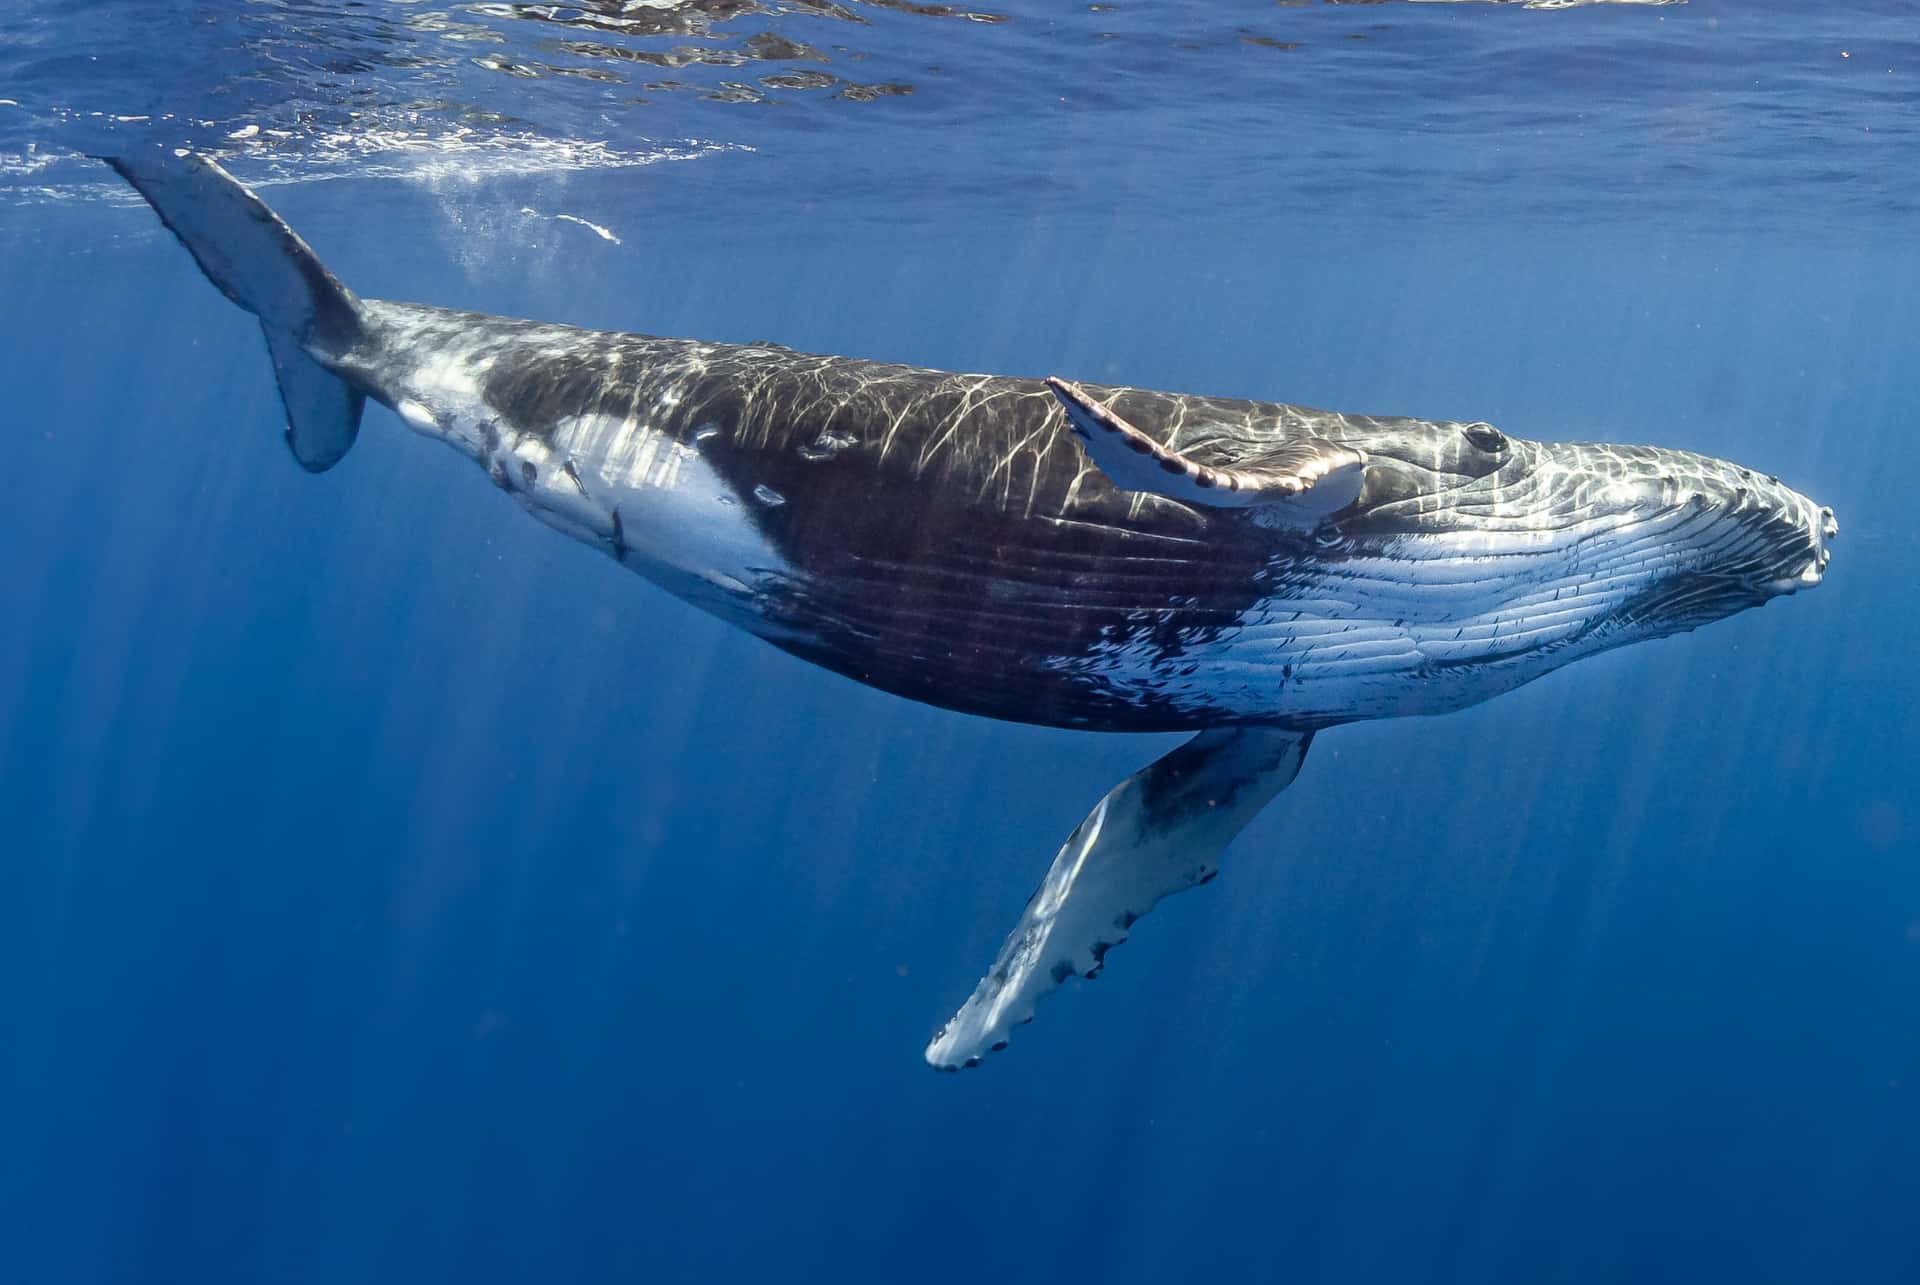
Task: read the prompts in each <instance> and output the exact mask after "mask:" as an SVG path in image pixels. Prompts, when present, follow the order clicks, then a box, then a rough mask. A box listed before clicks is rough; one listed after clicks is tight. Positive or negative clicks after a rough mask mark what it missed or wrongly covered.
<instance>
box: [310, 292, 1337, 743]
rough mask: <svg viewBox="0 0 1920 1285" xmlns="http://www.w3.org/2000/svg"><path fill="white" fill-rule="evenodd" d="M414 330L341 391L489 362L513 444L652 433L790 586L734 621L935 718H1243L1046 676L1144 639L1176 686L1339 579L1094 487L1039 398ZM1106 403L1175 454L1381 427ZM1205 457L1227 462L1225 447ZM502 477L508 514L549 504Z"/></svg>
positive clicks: (815, 363)
mask: <svg viewBox="0 0 1920 1285" xmlns="http://www.w3.org/2000/svg"><path fill="white" fill-rule="evenodd" d="M375 306H376V307H377V308H381V309H384V308H388V307H392V305H375ZM405 311H406V313H407V314H408V316H407V320H408V321H409V322H410V323H411V324H410V325H409V326H408V327H407V329H408V330H410V331H411V334H410V337H409V346H408V347H405V348H401V349H398V350H396V349H394V348H392V347H389V346H387V345H385V344H383V343H381V342H380V341H379V340H378V335H379V329H378V328H377V327H375V328H374V330H373V334H374V336H375V342H374V343H373V344H372V345H370V346H369V347H368V348H367V349H366V350H365V355H364V357H363V356H362V355H361V354H360V353H354V354H350V355H349V356H348V358H347V359H346V360H345V361H343V362H342V363H341V368H342V370H343V371H356V370H357V371H363V372H364V374H363V375H362V380H363V381H364V384H365V386H366V387H367V388H368V389H369V390H370V391H372V392H373V394H374V395H375V396H376V397H380V398H381V399H382V400H388V399H389V398H391V399H392V400H393V401H395V402H397V401H400V400H404V399H403V398H401V397H397V396H394V394H393V392H392V391H391V390H394V389H399V390H402V391H404V390H406V389H407V388H408V387H409V386H410V385H412V384H413V383H415V382H416V381H415V380H414V379H412V378H411V377H410V376H411V374H412V372H411V370H410V369H409V364H410V363H409V361H408V358H407V355H406V354H408V353H409V352H412V351H428V352H438V351H444V350H445V348H446V346H447V345H448V344H453V345H455V346H457V347H460V348H463V349H468V350H479V351H491V352H493V353H495V354H497V356H495V357H494V359H493V361H492V364H491V367H490V369H489V370H488V373H487V374H486V376H485V377H484V379H483V380H482V381H481V402H482V403H483V405H484V407H485V412H484V413H486V414H489V415H491V416H492V420H491V426H492V428H493V430H494V431H497V432H499V433H501V434H503V435H504V434H514V435H525V436H527V437H530V438H533V439H537V440H540V441H543V442H547V443H549V444H551V443H552V441H553V438H554V435H555V426H556V425H559V424H562V423H565V422H567V421H569V420H575V419H577V418H579V417H581V416H594V415H602V416H609V417H612V418H615V419H620V420H626V419H629V418H633V419H636V420H639V421H641V422H644V423H645V424H647V425H649V426H650V427H651V428H653V429H654V430H656V431H658V432H661V433H663V434H665V435H666V436H667V438H669V439H670V440H671V441H672V442H673V443H675V444H677V445H678V446H680V447H681V448H682V449H685V450H689V451H697V452H698V453H699V454H700V456H701V458H702V459H703V460H704V461H705V462H706V463H707V464H709V465H710V466H711V467H712V468H713V469H715V470H716V471H717V472H718V473H719V474H720V476H721V477H723V478H724V479H725V480H726V482H727V483H728V485H729V486H730V487H731V489H732V490H733V491H734V493H735V494H736V496H737V497H739V507H740V512H741V518H742V520H744V521H749V522H751V523H753V524H754V525H755V526H756V527H757V528H758V529H759V530H760V532H761V533H762V534H763V535H764V536H765V537H766V539H767V540H768V542H769V543H771V544H772V545H773V547H774V548H776V549H777V550H778V551H779V553H780V554H781V557H782V559H783V561H784V564H785V565H784V566H782V567H779V568H767V569H765V571H764V573H763V575H762V576H761V578H760V579H759V581H758V583H757V584H756V585H755V586H754V590H755V592H754V594H753V595H751V598H750V600H749V599H741V600H739V601H736V602H734V603H733V604H731V606H732V608H733V609H732V610H727V609H726V608H724V607H723V608H721V609H722V610H723V611H725V614H728V615H730V616H734V617H736V620H737V623H740V624H741V625H743V626H744V627H746V628H748V629H751V630H753V631H754V632H755V633H759V634H762V635H763V636H765V637H767V638H768V639H769V640H770V641H772V642H774V643H775V644H776V645H777V646H780V647H782V648H784V649H786V650H787V651H790V652H792V653H794V654H796V655H798V656H801V657H803V658H804V659H806V660H809V661H812V662H814V663H816V664H819V665H822V666H825V667H826V668H828V669H832V670H834V671H836V672H839V673H842V674H845V675H847V676H848V677H851V678H854V679H857V680H858V681H860V682H863V683H867V684H869V685H871V686H874V687H878V688H882V689H884V690H887V691H891V692H895V693H898V694H900V695H903V696H907V697H910V698H912V699H915V700H920V701H925V702H928V703H930V704H934V705H940V706H944V707H946V708H949V709H955V710H961V711H964V712H967V713H972V714H980V715H984V716H987V717H990V718H999V719H1008V720H1014V721H1020V722H1030V723H1043V724H1050V725H1055V726H1063V727H1091V728H1103V729H1106V730H1126V731H1167V730H1178V729H1184V728H1192V727H1196V726H1200V725H1211V724H1217V723H1218V722H1220V721H1221V720H1222V718H1223V717H1224V718H1231V713H1230V712H1229V711H1225V710H1216V711H1206V712H1204V713H1197V712H1196V711H1195V710H1193V709H1192V708H1191V707H1188V708H1185V709H1182V708H1178V707H1175V706H1173V705H1171V704H1169V703H1165V702H1161V701H1157V700H1155V699H1153V698H1152V697H1151V695H1149V696H1148V697H1147V698H1145V699H1142V698H1141V697H1140V696H1138V695H1136V694H1127V693H1121V692H1117V691H1115V690H1113V689H1112V688H1110V687H1109V686H1107V685H1106V684H1104V683H1102V682H1100V681H1098V680H1097V679H1095V678H1092V677H1085V676H1076V675H1072V674H1069V673H1065V672H1063V671H1062V670H1061V669H1060V668H1059V667H1058V666H1057V665H1049V664H1048V663H1047V662H1048V658H1050V657H1060V656H1072V655H1082V656H1084V655H1086V654H1088V653H1089V652H1090V651H1092V649H1094V648H1096V647H1097V646H1099V645H1100V644H1102V643H1103V642H1112V641H1114V640H1117V639H1121V638H1127V639H1135V638H1142V639H1148V640H1151V642H1152V644H1153V645H1154V646H1155V647H1156V648H1157V649H1158V651H1159V653H1160V655H1161V656H1162V657H1163V659H1164V663H1165V664H1167V665H1168V666H1170V667H1173V668H1177V667H1178V666H1179V664H1180V655H1181V653H1182V651H1183V650H1184V649H1185V648H1187V647H1189V646H1193V645H1198V644H1204V643H1205V642H1206V641H1207V640H1209V639H1211V638H1214V637H1217V636H1218V635H1219V633H1220V631H1222V630H1227V629H1230V628H1231V627H1232V626H1233V625H1234V623H1235V622H1236V621H1237V620H1238V619H1239V618H1240V616H1241V614H1242V613H1243V612H1245V611H1246V610H1247V609H1248V608H1249V607H1251V606H1252V605H1253V604H1254V602H1256V601H1257V600H1258V599H1259V598H1260V597H1261V595H1262V594H1263V593H1270V592H1272V589H1273V586H1274V585H1276V584H1277V583H1279V582H1282V581H1284V580H1285V579H1286V578H1287V576H1288V575H1289V574H1290V572H1291V571H1292V570H1294V569H1295V568H1304V567H1307V566H1310V565H1314V564H1315V563H1316V562H1317V561H1318V560H1319V559H1318V558H1317V557H1316V551H1315V549H1314V548H1313V544H1312V540H1311V538H1310V537H1309V536H1308V534H1307V533H1305V532H1291V531H1286V532H1278V533H1276V532H1275V531H1272V530H1269V529H1266V528H1262V527H1259V526H1256V525H1255V524H1253V523H1251V522H1249V521H1247V520H1245V519H1244V518H1243V517H1242V516H1241V515H1238V514H1235V515H1231V516H1227V515H1208V514H1203V513H1196V512H1195V511H1193V510H1191V509H1188V508H1184V507H1182V506H1179V505H1175V504H1171V503H1167V502H1165V501H1162V500H1160V498H1159V497H1157V496H1150V497H1141V496H1139V495H1136V494H1132V493H1128V492H1123V491H1120V490H1118V489H1116V488H1115V487H1114V486H1113V485H1112V484H1110V483H1109V482H1108V481H1107V480H1106V479H1105V478H1104V476H1102V475H1101V474H1100V473H1099V472H1098V470H1096V469H1094V468H1092V467H1091V466H1090V465H1089V464H1088V462H1087V459H1086V456H1085V453H1084V452H1083V451H1082V450H1081V449H1080V447H1079V445H1078V444H1077V442H1076V441H1075V440H1074V438H1073V437H1072V435H1071V434H1070V433H1068V432H1067V431H1066V417H1065V414H1064V412H1063V411H1062V410H1061V407H1060V405H1059V403H1058V401H1057V400H1056V399H1055V397H1054V396H1053V395H1052V393H1050V392H1049V391H1048V389H1047V387H1046V385H1045V384H1044V383H1042V382H1041V381H1040V380H1039V379H1014V378H1003V377H989V376H972V375H952V374H946V373H944V372H940V371H933V370H923V369H918V368H914V367H909V366H898V365H888V364H885V363H881V362H873V361H862V360H857V359H850V358H840V357H820V356H810V355H804V354H800V353H796V352H792V351H790V350H787V349H784V348H779V347H777V346H774V345H770V344H756V345H726V344H701V343H695V342H691V341H686V340H674V339H657V338H651V337H647V336H641V335H631V334H619V333H605V332H590V331H580V330H569V329H567V328H564V327H555V326H546V325H535V324H532V323H527V322H518V321H507V320H502V319H499V318H493V317H487V316H484V315H478V314H471V313H449V312H441V311H439V310H427V309H420V308H416V307H413V306H406V308H405ZM436 341H437V342H436ZM556 350H560V351H556ZM480 360H485V358H480ZM1089 391H1093V392H1097V393H1098V394H1099V395H1100V396H1102V397H1103V398H1107V397H1110V398H1112V399H1113V404H1114V405H1115V407H1116V408H1118V409H1120V410H1121V411H1122V412H1123V413H1125V414H1127V415H1128V416H1130V417H1131V418H1133V419H1134V421H1135V422H1136V423H1139V424H1141V425H1143V426H1151V427H1152V430H1153V431H1156V432H1158V433H1161V434H1168V433H1171V432H1172V431H1173V430H1174V429H1175V428H1176V427H1177V426H1178V425H1179V424H1181V423H1182V422H1183V421H1192V422H1204V423H1207V424H1208V425H1210V426H1211V427H1212V428H1213V429H1214V430H1215V431H1216V432H1219V431H1222V430H1225V429H1226V428H1227V427H1228V426H1232V427H1233V428H1236V429H1238V430H1239V431H1240V433H1241V434H1242V435H1246V436H1253V435H1255V434H1256V433H1257V431H1258V430H1256V429H1255V427H1254V426H1255V425H1256V424H1261V423H1265V424H1271V425H1274V426H1276V427H1278V426H1280V425H1282V424H1285V423H1287V422H1289V420H1292V421H1300V420H1301V419H1302V418H1303V417H1308V416H1311V417H1313V418H1314V422H1315V423H1316V425H1317V426H1318V427H1319V428H1320V429H1321V430H1322V431H1352V432H1357V431H1361V430H1362V429H1363V424H1364V422H1356V421H1353V420H1352V419H1351V418H1350V417H1346V416H1329V415H1321V414H1319V413H1317V412H1304V411H1300V410H1298V409H1297V408H1293V407H1281V406H1273V405H1262V404H1258V403H1253V402H1245V401H1231V400H1225V399H1218V398H1197V397H1178V396H1173V395H1169V394H1164V393H1151V392H1138V391H1132V390H1114V389H1089ZM1267 431H1273V430H1271V429H1270V430H1267ZM1199 453H1200V454H1201V455H1202V456H1204V457H1210V458H1211V457H1219V458H1224V453H1223V451H1222V449H1221V448H1219V447H1215V448H1212V449H1207V448H1205V447H1202V448H1200V450H1199ZM491 471H492V473H493V476H494V480H495V481H496V483H497V484H499V485H500V486H501V487H502V488H503V489H506V490H508V491H518V490H522V489H524V488H526V487H528V486H529V485H532V484H537V482H538V478H537V477H535V478H532V479H529V478H528V477H526V476H525V475H524V473H523V472H521V471H519V470H515V469H512V468H507V467H500V468H495V469H492V470H491ZM762 495H771V496H776V497H778V502H776V503H771V504H770V503H766V502H764V501H762V500H760V499H759V498H758V497H759V496H762ZM609 543H610V544H611V543H612V542H611V541H610V542H609ZM610 551H611V552H614V553H616V555H619V554H621V553H624V552H626V551H624V550H620V549H617V548H610Z"/></svg>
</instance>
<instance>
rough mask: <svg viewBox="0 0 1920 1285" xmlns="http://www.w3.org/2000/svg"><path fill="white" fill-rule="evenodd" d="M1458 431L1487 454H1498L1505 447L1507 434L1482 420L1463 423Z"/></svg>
mask: <svg viewBox="0 0 1920 1285" xmlns="http://www.w3.org/2000/svg"><path fill="white" fill-rule="evenodd" d="M1460 432H1461V433H1462V434H1463V435H1465V437H1466V439H1467V440H1468V441H1469V442H1472V443H1473V444H1474V445H1475V446H1476V447H1478V448H1479V449H1481V450H1483V451H1485V452H1486V453H1487V454H1489V455H1498V454H1499V453H1500V452H1501V451H1504V450H1506V449H1507V435H1506V434H1505V433H1503V432H1501V431H1500V430H1499V429H1497V428H1495V427H1494V426H1493V425H1491V424H1488V423H1486V422H1484V421H1482V422H1479V423H1474V424H1466V425H1463V426H1462V427H1461V429H1460Z"/></svg>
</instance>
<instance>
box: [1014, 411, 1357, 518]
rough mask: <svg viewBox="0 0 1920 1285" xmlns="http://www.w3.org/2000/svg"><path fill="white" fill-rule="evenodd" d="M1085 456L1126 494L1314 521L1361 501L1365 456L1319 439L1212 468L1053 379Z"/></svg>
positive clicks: (1282, 447) (1300, 441)
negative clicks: (1256, 509) (1250, 509)
mask: <svg viewBox="0 0 1920 1285" xmlns="http://www.w3.org/2000/svg"><path fill="white" fill-rule="evenodd" d="M1047 387H1048V388H1050V389H1052V390H1053V395H1054V396H1055V397H1057V398H1059V399H1060V404H1061V405H1063V406H1065V407H1066V409H1067V422H1068V423H1069V424H1070V425H1071V426H1072V428H1073V434H1074V436H1075V437H1078V438H1079V439H1080V441H1081V443H1082V444H1083V445H1084V446H1085V447H1086V449H1087V455H1088V457H1089V458H1090V459H1092V460H1093V462H1094V464H1095V465H1096V466H1098V467H1099V469H1100V471H1101V472H1102V473H1105V474H1106V475H1107V477H1108V478H1109V479H1110V480H1111V481H1112V482H1113V484H1114V485H1115V486H1117V487H1119V488H1120V489H1121V490H1124V491H1150V492H1152V493H1154V494H1156V495H1164V496H1166V497H1167V498H1169V499H1174V500H1179V501H1181V502H1182V503H1186V504H1198V505H1202V506H1205V507H1207V508H1216V509H1237V508H1248V507H1252V506H1255V505H1258V506H1261V507H1263V508H1266V507H1271V508H1273V509H1274V510H1275V511H1274V512H1273V513H1271V514H1269V515H1268V516H1272V517H1277V518H1280V519H1281V520H1282V521H1288V520H1292V521H1314V520H1318V519H1319V518H1322V517H1325V516H1326V515H1327V514H1329V513H1334V512H1337V511H1339V510H1340V509H1343V508H1345V507H1347V505H1349V504H1352V503H1353V502H1354V500H1356V499H1358V498H1359V495H1360V483H1361V480H1362V477H1363V475H1364V473H1365V469H1366V457H1365V456H1363V455H1362V454H1361V453H1360V452H1359V451H1356V450H1354V449H1353V448H1352V447H1350V446H1341V445H1339V444H1338V443H1335V442H1329V441H1325V440H1322V439H1320V438H1312V437H1309V438H1301V439H1299V440H1297V441H1292V442H1287V443H1284V444H1282V445H1281V446H1279V447H1277V448H1275V449H1273V450H1271V451H1268V452H1266V453H1264V454H1262V455H1259V456H1257V457H1255V458H1252V459H1249V460H1246V461H1244V462H1243V463H1241V464H1239V465H1236V466H1235V467H1233V468H1212V467H1210V466H1208V465H1205V464H1202V463H1200V462H1198V461H1197V460H1194V459H1191V458H1190V457H1188V456H1186V455H1183V454H1181V453H1180V452H1179V451H1176V450H1172V449H1170V448H1168V447H1165V446H1162V445H1161V444H1160V443H1159V442H1156V441H1154V440H1153V438H1151V437H1149V436H1148V435H1147V434H1145V433H1143V432H1141V431H1140V430H1139V429H1137V428H1135V427H1134V426H1133V425H1132V424H1129V423H1128V422H1127V421H1126V420H1125V419H1123V418H1121V417H1120V416H1119V415H1117V414H1115V413H1114V412H1113V411H1112V410H1110V409H1108V408H1107V407H1105V406H1102V405H1101V404H1100V403H1099V402H1097V401H1095V400H1094V399H1093V398H1092V397H1091V396H1089V395H1088V394H1087V391H1086V390H1085V389H1084V388H1082V387H1080V385H1078V384H1072V383H1068V382H1067V381H1066V380H1064V379H1058V378H1052V377H1049V378H1048V380H1047Z"/></svg>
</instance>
